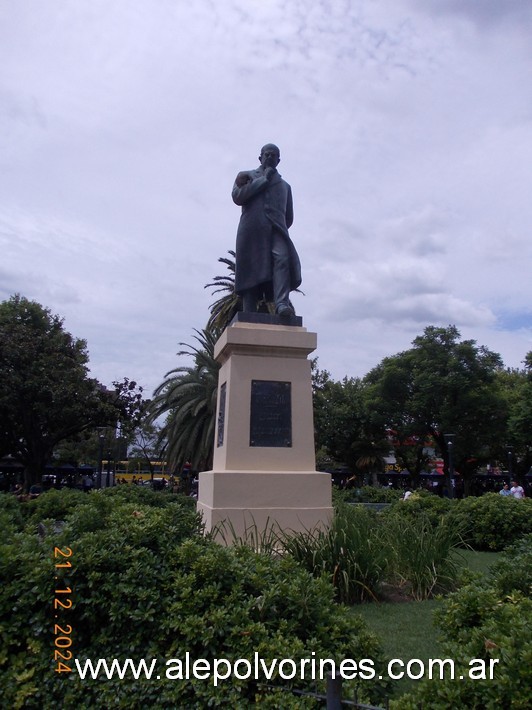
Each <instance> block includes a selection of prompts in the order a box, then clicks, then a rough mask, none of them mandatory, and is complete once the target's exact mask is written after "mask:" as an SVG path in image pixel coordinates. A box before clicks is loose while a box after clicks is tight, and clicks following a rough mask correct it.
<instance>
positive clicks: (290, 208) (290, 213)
mask: <svg viewBox="0 0 532 710" xmlns="http://www.w3.org/2000/svg"><path fill="white" fill-rule="evenodd" d="M293 221H294V203H293V202H292V188H291V187H290V186H288V197H287V199H286V226H287V227H288V228H290V227H291V226H292V222H293Z"/></svg>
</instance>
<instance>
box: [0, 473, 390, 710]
mask: <svg viewBox="0 0 532 710" xmlns="http://www.w3.org/2000/svg"><path fill="white" fill-rule="evenodd" d="M124 488H125V487H124ZM129 490H131V491H132V492H131V494H129V493H128V492H126V491H124V492H121V493H116V492H111V491H103V492H93V493H90V494H88V495H87V494H81V495H82V496H83V495H84V498H83V500H82V499H81V498H79V497H76V498H74V497H72V498H71V499H70V498H69V500H71V501H72V509H71V512H69V511H68V510H66V509H65V505H64V500H62V499H60V497H59V498H57V497H53V498H50V499H48V501H46V496H47V495H48V494H44V495H43V496H42V498H40V499H38V501H37V502H39V505H38V506H32V508H31V510H30V514H29V519H30V520H31V525H29V526H28V525H27V526H26V528H25V529H24V530H23V531H21V532H15V533H14V534H13V535H11V536H10V538H9V539H7V540H6V539H4V542H3V543H2V544H1V545H0V579H1V584H0V643H1V646H0V647H1V649H2V651H1V653H0V687H1V688H2V693H3V701H2V702H3V703H4V704H3V705H2V707H10V708H11V707H12V708H15V709H16V708H29V709H32V708H35V709H37V708H39V710H41V709H42V710H52V708H54V709H55V708H57V707H67V708H74V707H76V706H79V707H80V708H93V707H94V708H99V707H102V708H103V707H105V708H109V709H112V708H128V709H130V708H131V709H136V708H139V710H140V708H146V707H150V708H170V707H175V708H185V707H186V708H205V707H235V708H247V707H254V706H255V705H260V706H261V707H266V708H267V707H281V706H282V707H286V708H291V707H294V708H295V707H314V706H315V703H314V701H311V700H306V699H301V698H296V697H295V696H292V695H291V694H290V693H283V695H282V697H280V696H279V694H278V693H276V692H272V691H268V690H266V689H265V688H263V687H262V686H260V685H258V684H257V683H256V682H255V681H254V680H253V679H249V680H238V679H236V678H231V679H230V680H227V681H225V682H221V683H220V685H218V687H214V685H213V683H212V680H210V681H209V680H196V679H191V680H189V681H187V680H171V679H166V677H165V662H166V661H167V660H168V659H170V658H179V659H184V658H185V654H186V652H189V653H190V655H191V657H192V658H204V659H207V660H209V661H210V662H211V663H212V661H213V659H215V658H227V659H228V660H232V661H234V660H236V659H238V658H245V659H252V658H253V653H254V652H257V653H259V655H260V656H261V657H262V658H264V659H267V660H268V659H269V660H271V659H273V658H278V659H282V658H292V659H293V660H295V661H297V660H298V659H302V658H311V657H312V656H313V655H314V657H315V658H320V657H323V658H334V659H335V660H337V661H340V660H342V659H343V658H355V659H357V658H372V659H375V662H376V663H378V662H379V659H381V658H382V656H381V652H380V646H379V642H378V641H377V638H376V637H375V636H374V635H373V634H371V633H370V632H369V631H368V630H367V627H366V626H365V624H364V622H363V621H362V619H361V618H360V617H357V616H354V615H353V614H351V613H350V611H349V610H348V609H346V608H344V607H343V606H339V605H337V604H335V603H334V601H333V594H334V592H333V589H332V587H331V585H330V584H329V583H328V582H327V581H326V580H324V579H313V578H312V577H311V575H310V574H309V573H307V572H306V571H304V570H303V569H302V568H301V567H300V566H299V565H298V564H297V563H296V562H295V561H294V560H292V559H290V558H285V559H280V558H275V557H272V556H271V555H267V554H257V553H255V552H254V551H253V550H251V549H249V548H246V547H234V548H224V547H221V546H220V545H218V544H216V543H214V542H212V541H211V540H209V539H207V538H204V537H203V536H202V535H201V524H200V520H199V518H198V516H197V515H196V513H195V511H194V510H191V509H190V505H189V503H188V502H185V501H184V500H175V497H174V496H168V497H166V495H165V494H159V495H158V496H157V497H156V498H154V499H152V498H150V497H149V496H148V497H147V498H146V499H145V500H141V497H144V493H142V494H138V493H137V492H136V491H135V492H133V488H130V489H129ZM67 497H68V496H67ZM54 501H56V502H57V506H56V507H54V504H53V503H54ZM147 501H148V502H147ZM154 501H156V502H157V506H158V507H155V506H154V505H151V504H149V503H151V502H154ZM10 510H11V511H12V512H13V515H14V516H15V517H16V513H15V510H16V509H15V508H14V507H13V506H11V504H9V505H5V506H4V507H3V511H4V513H5V514H9V511H10ZM37 511H39V512H44V511H46V513H47V514H48V515H49V516H50V517H49V520H54V519H56V516H57V514H61V516H62V517H63V519H64V520H65V527H64V528H63V530H62V532H61V533H60V534H55V535H54V534H49V535H47V536H46V538H45V539H44V541H40V540H39V538H38V536H37V535H36V534H35V529H34V526H33V523H34V522H35V520H36V517H35V516H37ZM19 523H20V521H19ZM17 524H18V523H17ZM15 527H16V525H15ZM49 529H50V528H49ZM55 546H57V547H60V548H61V549H63V550H65V548H66V547H68V548H70V549H71V550H72V555H71V557H70V558H69V560H71V561H72V568H71V569H68V568H65V569H64V570H60V571H58V569H57V568H56V567H55V563H56V562H57V559H54V547H55ZM56 576H58V577H59V579H58V580H57V581H56V580H55V579H54V578H55V577H56ZM57 585H60V588H65V589H66V588H70V589H72V592H71V594H70V595H67V596H63V597H60V598H61V599H68V598H71V599H72V601H73V608H72V609H68V610H61V609H59V612H58V614H59V620H57V621H56V620H55V619H54V610H53V600H54V589H55V588H57ZM56 596H57V595H56ZM55 623H58V624H60V625H61V627H65V628H66V625H69V626H71V627H72V632H71V635H70V636H69V637H70V638H71V639H72V642H73V645H72V649H71V650H72V652H73V653H74V658H77V659H78V660H79V661H80V662H81V663H82V664H83V662H84V661H85V660H86V659H88V658H90V659H92V660H94V661H96V660H97V659H99V658H105V659H107V660H108V661H109V662H110V661H111V659H113V658H117V659H120V660H121V661H124V660H125V659H127V658H131V659H133V660H134V661H135V662H137V661H139V660H140V659H142V658H145V659H147V660H148V663H149V662H150V660H151V659H154V658H157V659H159V665H158V672H159V674H160V675H161V678H160V679H157V680H156V679H153V680H147V679H145V678H144V679H138V680H135V679H134V678H133V677H131V674H129V676H130V677H125V678H124V679H121V680H120V679H118V678H115V679H112V680H107V679H105V680H102V679H100V680H92V679H85V680H81V679H80V678H79V676H78V674H77V672H76V669H75V666H74V665H73V661H68V660H64V661H63V663H65V664H68V665H70V666H71V667H72V668H73V672H71V673H67V672H65V673H57V672H55V671H54V668H56V666H57V663H58V661H57V660H55V661H54V658H53V656H54V651H57V650H60V649H57V648H54V640H55V639H56V635H54V624H55ZM63 650H68V649H63ZM64 655H67V656H68V654H67V653H65V654H64ZM272 682H274V683H276V684H281V685H282V684H286V682H285V681H283V680H282V679H280V678H279V677H278V675H277V674H274V678H273V681H272ZM294 683H295V685H296V687H298V688H305V687H308V685H309V684H308V682H305V681H301V680H296V681H294ZM381 687H382V684H381ZM371 689H372V692H374V693H377V694H378V692H379V683H378V682H377V683H375V684H372V685H371ZM368 691H369V686H368V683H367V681H366V682H365V683H364V691H363V692H365V696H366V697H367V699H372V698H373V699H376V698H377V696H376V695H375V694H374V695H371V693H370V694H369V695H368Z"/></svg>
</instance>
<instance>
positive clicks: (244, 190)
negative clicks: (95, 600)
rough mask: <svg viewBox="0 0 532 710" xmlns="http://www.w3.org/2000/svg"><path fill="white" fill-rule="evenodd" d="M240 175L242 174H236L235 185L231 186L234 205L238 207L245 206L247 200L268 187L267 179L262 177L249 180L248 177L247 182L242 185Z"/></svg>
mask: <svg viewBox="0 0 532 710" xmlns="http://www.w3.org/2000/svg"><path fill="white" fill-rule="evenodd" d="M242 175H243V173H238V175H237V178H236V180H235V184H234V185H233V192H232V193H231V195H232V197H233V202H234V203H235V205H240V206H242V205H244V204H246V202H247V201H248V200H250V199H251V198H252V197H254V196H255V195H256V194H257V193H259V192H261V191H262V190H264V188H265V187H266V186H267V185H268V179H267V178H266V177H264V176H263V175H261V176H260V177H256V178H251V176H250V180H249V182H246V183H244V184H242V183H243V179H242V177H241V176H242Z"/></svg>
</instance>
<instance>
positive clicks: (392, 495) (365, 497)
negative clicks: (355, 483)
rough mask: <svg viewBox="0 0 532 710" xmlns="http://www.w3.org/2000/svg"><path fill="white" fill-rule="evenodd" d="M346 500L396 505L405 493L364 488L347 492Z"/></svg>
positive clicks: (389, 489)
mask: <svg viewBox="0 0 532 710" xmlns="http://www.w3.org/2000/svg"><path fill="white" fill-rule="evenodd" d="M345 495H346V498H347V499H348V500H352V501H354V502H357V503H395V502H396V501H398V500H400V499H401V498H402V497H403V491H400V490H397V489H394V488H382V487H380V486H362V487H361V488H351V489H348V490H346V491H345Z"/></svg>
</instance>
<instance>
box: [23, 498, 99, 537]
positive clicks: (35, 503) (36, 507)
mask: <svg viewBox="0 0 532 710" xmlns="http://www.w3.org/2000/svg"><path fill="white" fill-rule="evenodd" d="M89 503H90V498H89V495H88V494H87V493H83V492H82V491H78V490H76V489H70V488H62V489H61V490H56V489H55V488H52V489H51V490H49V491H46V492H45V493H41V495H40V496H39V497H38V498H34V499H33V500H29V501H27V502H25V503H21V511H22V513H23V515H24V517H25V518H26V520H27V521H28V526H29V527H28V530H29V529H30V527H32V526H33V527H35V526H36V525H38V524H39V523H40V522H41V521H43V520H64V519H65V517H66V516H67V515H68V514H69V513H71V512H72V510H74V508H77V507H78V506H82V505H89Z"/></svg>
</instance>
